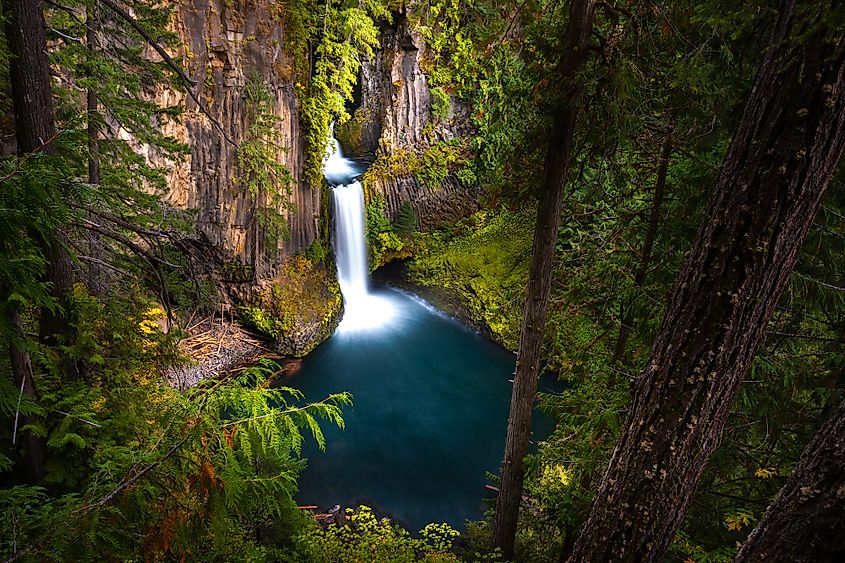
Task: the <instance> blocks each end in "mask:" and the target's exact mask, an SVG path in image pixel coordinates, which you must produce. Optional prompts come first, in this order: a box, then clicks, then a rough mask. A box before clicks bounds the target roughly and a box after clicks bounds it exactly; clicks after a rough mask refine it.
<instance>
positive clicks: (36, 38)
mask: <svg viewBox="0 0 845 563" xmlns="http://www.w3.org/2000/svg"><path fill="white" fill-rule="evenodd" d="M43 5H44V2H43V0H3V7H4V13H5V15H6V40H7V41H8V44H9V50H10V51H11V53H12V57H11V60H10V61H9V76H10V78H11V85H12V105H13V107H14V114H15V138H16V140H17V143H18V154H21V155H23V154H27V153H31V152H36V151H40V152H42V153H44V154H55V152H56V146H55V143H54V141H55V138H56V135H57V132H56V124H55V116H54V112H53V98H52V88H51V85H50V62H49V60H48V58H47V37H46V35H45V24H44V12H43ZM66 243H67V237H66V235H65V234H64V233H62V232H61V231H57V232H56V233H55V237H54V239H53V240H51V241H47V242H46V243H45V244H44V246H43V251H44V257H45V258H46V259H47V281H49V282H50V284H51V293H52V295H53V297H55V298H56V300H57V301H58V303H59V304H60V305H61V306H62V307H64V308H65V309H66V308H67V301H68V299H67V296H68V294H69V293H70V290H71V285H72V282H73V278H72V265H71V261H70V256H69V255H68V252H67V248H66ZM67 330H68V323H67V321H66V319H65V317H64V316H63V314H62V313H61V312H60V313H59V314H56V313H54V312H53V311H51V310H50V309H48V308H47V307H44V308H43V309H42V311H41V327H40V333H41V338H42V341H44V342H47V343H51V344H52V343H54V342H56V336H57V335H62V334H65V333H66V332H67Z"/></svg>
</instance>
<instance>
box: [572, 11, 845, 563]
mask: <svg viewBox="0 0 845 563" xmlns="http://www.w3.org/2000/svg"><path fill="white" fill-rule="evenodd" d="M806 7H807V8H809V6H806ZM819 12H822V10H817V9H812V10H810V9H807V10H804V11H803V12H801V13H802V14H804V17H803V18H800V19H796V18H797V16H796V10H795V0H786V1H785V2H784V5H783V8H782V10H781V12H780V14H779V16H778V21H777V23H776V25H775V32H774V34H773V37H772V42H771V45H770V46H769V49H768V50H767V52H766V55H765V59H764V62H763V64H762V67H761V69H760V71H759V74H758V76H757V79H756V82H755V85H754V87H753V89H752V92H751V94H750V97H749V100H748V102H747V105H746V108H745V112H744V114H743V118H742V121H741V123H740V125H739V128H738V130H737V133H736V135H735V137H734V140H733V142H732V143H731V146H730V149H729V150H728V154H727V156H726V157H725V161H724V163H723V165H722V170H721V172H720V175H719V178H718V180H717V184H716V188H715V191H714V194H713V196H712V198H711V200H710V203H709V206H708V209H707V213H706V215H705V221H704V223H703V224H702V226H701V227H700V229H699V231H698V234H697V237H696V240H695V242H694V244H693V247H692V249H691V250H690V252H689V254H688V256H687V259H686V261H685V263H684V265H683V267H682V270H681V272H680V274H679V275H678V278H677V279H676V281H675V284H674V285H673V287H672V289H671V291H670V293H669V296H668V301H667V304H666V311H665V314H664V317H663V321H662V324H661V327H660V330H659V332H658V334H657V338H656V340H655V343H654V346H653V349H652V353H651V357H650V359H649V361H648V364H647V366H646V368H645V369H644V370H643V372H642V373H641V374H640V376H639V377H638V379H637V380H636V381H634V383H633V386H632V393H633V396H632V401H631V405H630V409H629V415H628V419H627V422H626V424H625V427H624V428H623V429H622V433H621V436H620V438H619V442H618V444H617V446H616V449H615V451H614V453H613V456H612V458H611V460H610V464H609V467H608V469H607V472H606V473H605V475H604V477H603V479H602V481H601V483H600V485H599V488H598V492H597V494H596V498H595V500H594V502H593V505H592V507H591V509H590V512H589V515H588V517H587V519H586V522H585V523H584V525H583V527H582V530H581V533H580V535H579V537H578V539H577V541H576V545H575V548H574V551H573V555H572V557H571V559H570V560H571V561H579V562H580V561H659V560H661V558H662V556H663V554H664V553H665V551H666V549H667V548H668V546H669V544H670V543H671V541H672V539H673V538H674V536H675V533H676V531H677V529H678V526H679V525H680V523H681V520H682V518H683V516H684V514H685V512H686V509H687V506H688V505H689V502H690V499H691V497H692V495H693V492H694V491H695V488H696V485H697V483H698V480H699V478H700V477H701V473H702V471H703V469H704V467H705V465H706V463H707V460H708V459H709V457H710V455H711V454H712V452H713V450H714V449H715V448H716V446H717V445H718V442H719V437H720V435H721V432H722V429H723V427H724V425H725V421H726V419H727V417H728V413H729V410H730V406H731V402H732V401H733V399H734V396H735V395H736V392H737V390H738V388H739V386H740V384H741V383H742V381H743V379H744V378H745V375H746V373H747V372H748V369H749V367H750V365H751V361H752V359H753V358H754V355H755V353H756V351H757V347H758V345H759V343H760V341H761V340H762V337H763V334H764V330H765V328H766V324H767V322H768V320H769V318H770V317H771V314H772V312H773V310H774V308H775V306H776V305H777V302H778V298H779V297H780V295H781V292H782V291H783V288H784V286H785V284H786V282H787V280H788V278H789V275H790V273H791V271H792V269H793V267H794V265H795V261H796V259H797V257H798V253H799V251H800V250H801V247H802V244H803V243H804V241H805V239H806V236H807V232H808V231H809V229H810V226H811V224H812V222H813V218H814V216H815V214H816V211H817V209H818V206H819V202H820V201H821V197H822V195H823V193H824V191H825V188H826V187H827V184H828V181H829V180H830V177H831V174H832V172H833V170H834V168H835V166H836V163H837V162H838V160H839V157H840V155H841V153H842V148H843V144H845V44H843V41H842V39H841V38H837V39H836V40H835V41H834V42H829V41H826V40H825V38H824V36H823V33H824V32H825V31H826V24H825V22H824V20H823V19H821V18H820V15H819ZM808 14H814V18H815V20H814V21H808V20H809V19H810V18H809V17H808ZM802 35H803V37H801V36H802ZM796 37H801V39H800V40H796Z"/></svg>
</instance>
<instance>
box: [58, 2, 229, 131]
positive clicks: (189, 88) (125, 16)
mask: <svg viewBox="0 0 845 563" xmlns="http://www.w3.org/2000/svg"><path fill="white" fill-rule="evenodd" d="M47 1H48V2H50V4H54V3H53V1H52V0H47ZM97 1H98V2H101V3H102V4H103V5H104V6H106V7H107V8H108V9H109V10H111V11H112V12H114V13H115V14H116V15H117V16H119V17H120V18H121V19H122V20H124V21H125V22H126V23H128V24H129V25H130V26H131V27H132V29H134V30H135V31H136V32H138V34H139V35H140V36H141V37H143V38H144V40H145V41H146V42H147V44H148V45H149V46H150V47H152V48H153V49H154V50H155V52H156V53H158V54H159V56H160V57H161V58H162V60H164V62H165V64H167V66H169V67H170V68H171V70H173V72H175V73H176V75H177V76H178V77H179V79H180V80H181V81H182V82H183V83H184V85H185V91H186V92H187V93H188V95H189V96H190V97H191V99H192V100H193V101H194V103H195V104H197V108H199V110H200V112H201V113H202V114H203V115H205V117H206V118H208V120H209V121H210V122H211V123H212V124H213V125H214V127H215V128H216V129H217V130H218V131H219V132H220V134H221V135H223V138H224V139H226V142H228V143H229V144H232V145H235V146H237V145H238V143H236V142H235V141H234V140H232V138H231V137H229V135H228V134H227V133H226V130H225V129H224V128H223V126H222V125H221V124H220V122H219V121H218V120H216V119H215V118H214V117H212V116H211V113H210V112H209V111H208V108H206V107H205V104H203V103H202V101H201V100H200V99H199V96H197V94H196V93H195V92H194V90H193V89H194V87H195V86H196V85H197V81H196V80H193V79H191V78H190V77H189V76H188V75H187V74H185V71H184V70H182V68H181V67H180V66H179V65H178V64H176V62H175V61H174V60H173V59H172V58H171V57H170V55H168V54H167V51H165V50H164V47H162V46H161V45H160V44H159V42H158V41H156V40H155V38H153V36H151V35H150V34H149V33H148V32H147V31H146V30H145V29H144V28H143V26H141V25H140V24H139V23H138V22H137V21H136V20H135V18H133V17H132V16H131V15H130V14H129V13H128V12H127V11H126V10H124V9H123V8H121V7H120V6H118V5H117V4H116V3H115V2H113V1H112V0H97ZM54 5H55V4H54Z"/></svg>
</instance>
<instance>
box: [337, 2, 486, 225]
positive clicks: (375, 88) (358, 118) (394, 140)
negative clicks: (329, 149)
mask: <svg viewBox="0 0 845 563" xmlns="http://www.w3.org/2000/svg"><path fill="white" fill-rule="evenodd" d="M381 31H382V34H381V41H380V42H381V47H380V49H379V50H378V51H377V52H376V53H375V56H374V57H373V58H372V59H371V60H365V61H363V64H362V68H361V77H360V89H361V94H360V98H361V99H360V106H359V107H358V108H357V109H356V111H355V115H354V117H353V119H352V120H351V121H350V123H349V125H348V126H346V127H345V128H344V129H343V130H342V131H341V136H340V141H341V143H342V144H343V145H344V148H345V149H346V150H347V152H348V153H349V154H350V155H351V156H354V157H357V158H362V159H364V160H369V161H372V160H376V161H377V162H378V161H379V159H383V158H387V157H390V156H392V155H396V154H399V153H403V152H420V151H423V150H425V149H426V148H428V147H430V146H431V145H432V144H434V143H436V142H438V141H449V140H451V139H454V138H456V137H459V136H461V135H464V134H466V133H468V132H469V126H468V124H469V122H470V120H469V115H468V114H469V108H467V107H466V106H464V105H463V104H461V103H458V102H456V101H455V100H454V99H452V100H450V104H449V105H450V107H449V111H448V115H447V116H445V117H441V118H437V117H434V116H433V115H432V94H431V90H430V88H429V85H428V80H427V78H426V74H425V71H424V64H425V57H426V46H425V42H424V41H423V38H422V36H421V35H420V34H419V33H418V32H416V31H414V30H413V29H411V26H410V25H409V23H408V19H407V18H406V17H405V15H404V13H400V14H395V15H394V23H393V24H392V25H384V26H382V30H381ZM366 189H367V192H368V194H369V195H372V194H373V193H381V194H382V195H383V196H384V199H385V202H386V204H387V213H388V215H389V216H390V218H391V219H395V218H396V216H397V214H398V212H399V208H400V207H401V206H402V204H404V203H405V202H409V203H410V204H411V206H412V207H413V208H414V211H415V212H416V215H417V217H418V221H419V227H420V228H422V229H427V228H430V227H433V226H437V225H440V224H443V223H446V222H450V221H455V220H456V219H459V218H461V217H465V216H467V215H469V214H470V213H472V212H473V211H476V210H477V209H478V206H479V199H480V197H481V195H482V193H481V190H480V189H478V188H477V187H474V186H465V185H462V184H461V183H460V182H459V181H458V180H457V178H455V177H454V176H453V175H449V176H447V177H446V178H445V179H444V180H442V181H441V182H438V183H437V185H430V184H429V185H427V184H426V183H424V182H422V181H420V180H419V179H418V178H416V177H414V176H413V175H410V174H402V173H400V174H395V175H370V176H368V182H367V185H366Z"/></svg>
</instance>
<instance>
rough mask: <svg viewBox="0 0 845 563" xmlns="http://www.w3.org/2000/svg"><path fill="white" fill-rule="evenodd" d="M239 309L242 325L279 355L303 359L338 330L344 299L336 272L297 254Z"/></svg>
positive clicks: (244, 301)
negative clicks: (264, 339) (270, 344)
mask: <svg viewBox="0 0 845 563" xmlns="http://www.w3.org/2000/svg"><path fill="white" fill-rule="evenodd" d="M238 310H239V312H240V316H241V319H242V321H243V323H244V324H246V325H247V326H249V327H250V328H252V329H254V330H256V331H257V332H259V333H260V334H262V335H264V336H266V337H268V338H269V339H271V341H272V342H273V345H274V347H275V349H276V350H277V351H278V352H279V353H280V354H283V355H285V356H294V357H302V356H305V355H307V354H308V353H310V352H311V351H312V350H314V348H316V347H317V346H318V345H319V344H320V343H322V342H323V341H324V340H326V339H327V338H328V337H329V336H331V334H332V333H333V332H334V330H335V328H337V325H338V323H339V322H340V319H341V316H342V312H343V298H342V297H341V293H340V286H339V285H338V283H337V278H336V276H335V274H334V270H333V268H330V267H327V266H326V265H325V264H324V263H323V262H315V261H312V260H310V259H309V258H307V257H306V256H304V255H301V254H297V255H294V256H292V257H291V258H288V259H287V260H286V261H285V263H284V264H283V265H282V267H281V268H280V269H279V274H278V275H277V276H276V278H275V279H273V280H271V281H269V282H266V283H264V284H262V285H261V286H260V287H259V288H257V290H256V291H254V292H252V293H251V295H250V296H249V297H247V298H246V299H244V300H243V302H242V303H241V305H240V306H239V307H238Z"/></svg>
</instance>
